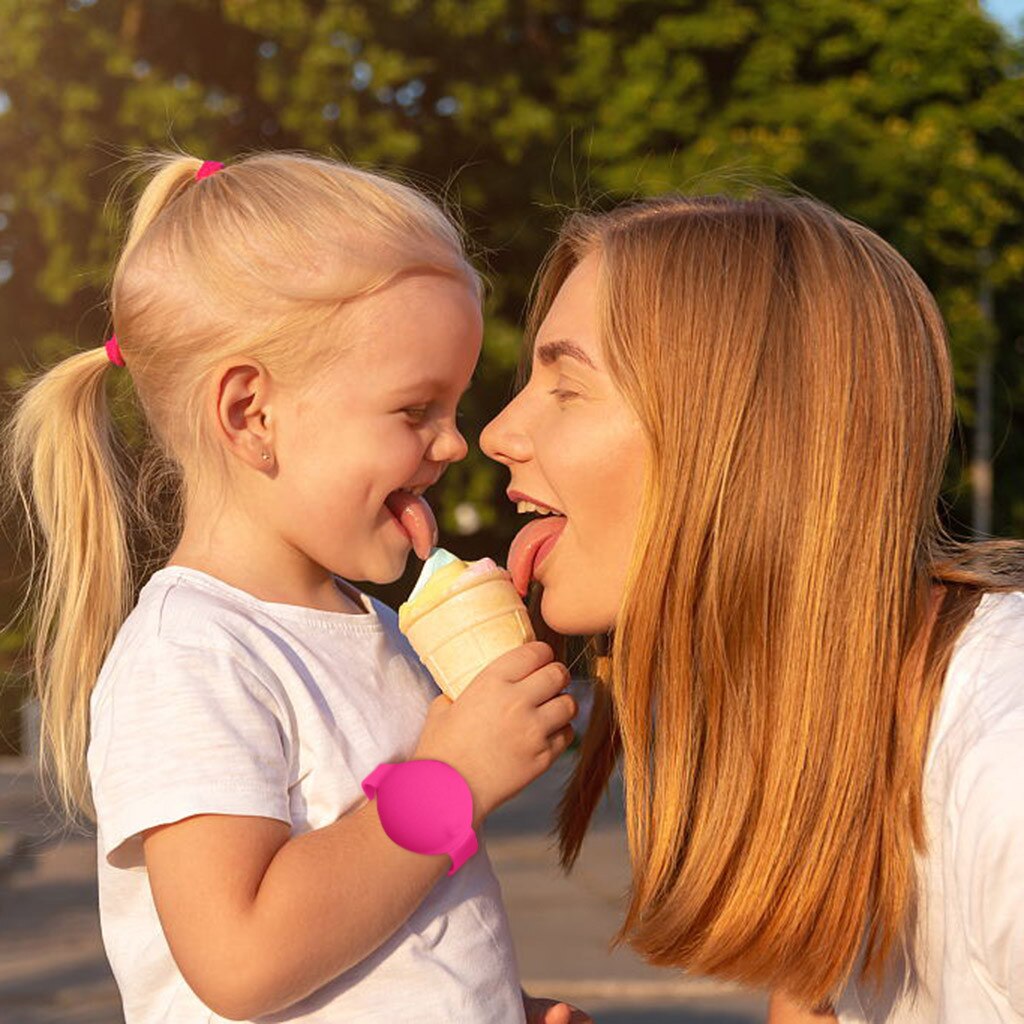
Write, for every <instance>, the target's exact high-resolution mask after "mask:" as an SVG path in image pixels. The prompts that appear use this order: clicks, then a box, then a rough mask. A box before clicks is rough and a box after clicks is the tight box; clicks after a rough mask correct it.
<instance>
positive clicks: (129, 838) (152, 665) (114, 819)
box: [89, 641, 291, 868]
mask: <svg viewBox="0 0 1024 1024" xmlns="http://www.w3.org/2000/svg"><path fill="white" fill-rule="evenodd" d="M106 683H107V685H106V686H105V687H104V688H103V690H102V692H99V693H97V694H96V695H95V700H94V702H93V708H92V723H91V730H92V740H91V745H90V750H89V761H90V775H91V779H92V787H93V800H94V802H95V805H96V813H97V819H98V821H99V822H100V823H101V828H100V836H99V838H100V843H101V849H102V852H103V854H104V855H105V856H106V857H107V859H108V861H109V862H110V864H111V865H112V866H114V867H122V868H124V867H135V866H139V865H141V864H142V863H143V859H142V844H141V837H140V833H141V832H143V831H144V830H146V829H150V828H154V827H156V826H157V825H166V824H170V823H172V822H176V821H181V820H182V819H184V818H188V817H190V816H192V815H196V814H233V815H252V816H257V817H264V818H274V819H276V820H279V821H284V822H288V823H290V815H289V809H288V784H289V764H290V761H291V751H290V749H289V747H290V741H289V739H288V729H287V716H286V715H285V714H284V712H283V711H282V708H281V707H280V705H279V703H278V702H277V700H276V699H275V697H274V695H273V694H272V692H271V690H270V689H269V687H268V686H267V685H266V684H265V683H264V682H263V681H261V679H260V678H259V677H258V676H257V675H256V674H255V672H254V671H253V670H252V669H250V668H247V667H246V666H244V665H243V664H241V663H240V662H239V661H238V660H237V659H236V658H234V657H232V655H231V654H229V653H228V652H226V651H221V650H215V649H213V650H211V649H208V648H200V647H190V646H186V645H184V644H176V643H173V642H168V641H165V642H164V643H162V644H160V646H159V648H158V649H154V648H150V649H149V650H148V651H147V652H146V657H145V659H144V660H143V659H132V664H131V671H130V673H123V672H122V673H119V674H118V675H117V676H116V677H114V678H109V679H107V680H106Z"/></svg>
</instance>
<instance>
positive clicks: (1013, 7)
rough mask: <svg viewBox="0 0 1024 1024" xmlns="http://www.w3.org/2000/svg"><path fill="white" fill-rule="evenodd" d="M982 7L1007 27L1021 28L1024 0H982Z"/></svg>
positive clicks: (1023, 16) (1023, 15)
mask: <svg viewBox="0 0 1024 1024" xmlns="http://www.w3.org/2000/svg"><path fill="white" fill-rule="evenodd" d="M982 7H984V8H985V10H986V11H988V13H989V14H991V15H992V17H993V18H996V19H997V20H998V21H1001V22H1002V23H1003V24H1004V25H1006V26H1007V28H1012V29H1017V30H1019V29H1020V23H1021V19H1022V18H1024V0H982Z"/></svg>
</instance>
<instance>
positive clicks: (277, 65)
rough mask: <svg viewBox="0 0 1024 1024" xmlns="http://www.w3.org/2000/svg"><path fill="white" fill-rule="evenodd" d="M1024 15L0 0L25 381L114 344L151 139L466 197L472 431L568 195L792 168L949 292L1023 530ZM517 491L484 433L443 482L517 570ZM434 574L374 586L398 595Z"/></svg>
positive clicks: (15, 588) (923, 1)
mask: <svg viewBox="0 0 1024 1024" xmlns="http://www.w3.org/2000/svg"><path fill="white" fill-rule="evenodd" d="M1022 17H1024V0H990V2H988V3H986V4H984V5H983V6H980V5H979V4H978V3H977V2H975V0H915V2H913V3H910V2H907V3H900V2H896V0H886V2H877V0H815V2H813V3H811V2H807V0H688V2H678V3H657V2H650V0H644V2H640V0H575V2H572V3H556V2H550V0H524V2H519V3H515V4H513V3H511V2H510V0H464V2H455V0H437V2H425V0H372V2H371V0H362V2H345V3H340V2H327V3H321V2H317V3H313V2H303V0H275V2H272V3H271V2H265V3H255V2H250V0H221V2H214V0H180V2H175V0H150V2H145V3H143V2H142V0H66V2H56V0H54V2H50V3H45V4H41V3H37V2H30V0H0V374H2V375H3V377H2V380H3V381H5V382H6V384H7V385H8V388H9V386H11V385H15V384H17V383H18V382H20V381H21V380H23V379H24V375H25V373H26V372H27V371H28V370H29V369H30V368H38V367H40V366H44V365H48V364H50V363H51V362H53V361H54V360H56V359H59V358H60V357H61V356H62V355H64V354H67V353H68V352H71V351H73V350H75V349H81V348H85V347H88V346H93V345H98V344H101V343H102V341H103V339H104V338H105V337H106V336H107V332H108V329H109V315H108V310H107V307H106V288H107V282H108V275H109V271H110V268H111V265H112V262H113V260H114V258H115V255H116V247H117V244H118V238H119V231H120V230H121V227H122V226H123V225H122V223H120V222H119V221H118V220H117V216H116V214H117V207H116V206H115V207H114V208H113V209H110V210H105V208H104V203H105V201H106V200H107V199H108V197H109V195H110V193H111V189H112V187H113V185H114V183H115V180H116V179H117V177H118V175H119V174H120V173H121V172H122V170H123V161H122V159H121V158H122V157H123V155H124V154H125V153H127V152H131V151H132V150H135V149H138V148H143V147H161V146H168V145H171V144H174V145H178V146H181V147H184V148H185V149H187V150H189V151H191V152H193V153H195V154H197V155H199V156H202V157H205V158H213V159H222V160H228V161H230V159H231V158H232V155H233V154H237V153H241V152H243V151H245V150H249V149H252V148H289V149H291V148H304V149H308V150H313V151H317V152H323V153H329V154H334V155H338V156H342V157H345V158H347V159H350V160H353V161H355V162H357V163H362V164H367V165H371V166H379V167H384V168H400V169H402V172H403V173H404V174H406V175H408V176H409V178H411V180H413V181H415V182H417V183H419V184H421V185H423V186H424V187H426V188H428V189H430V190H431V191H433V192H434V193H435V194H438V195H444V196H446V197H447V198H448V199H449V200H450V201H452V202H453V203H455V204H456V205H457V206H458V208H459V209H460V210H461V211H462V216H463V218H464V220H465V223H466V226H467V228H468V230H469V233H470V235H471V238H472V239H473V244H474V248H475V251H476V258H477V260H478V263H479V265H480V266H481V267H482V269H484V271H485V272H486V274H487V277H488V280H489V282H490V293H489V296H488V300H487V336H486V344H485V353H484V357H483V359H482V361H481V365H480V368H479V371H478V375H477V383H476V386H475V387H474V389H473V390H472V391H471V392H470V394H469V395H468V396H467V398H466V401H465V405H464V424H465V428H466V432H467V434H468V435H469V437H470V440H471V442H472V441H474V440H475V438H476V436H477V434H478V432H479V429H480V427H481V426H482V424H483V423H485V422H486V420H487V419H488V418H489V417H490V416H491V415H493V414H494V413H495V412H496V411H497V410H498V409H499V408H500V407H501V405H502V403H503V402H504V401H506V400H507V398H508V396H509V393H510V386H511V379H512V374H513V372H514V368H515V364H516V358H517V351H518V345H519V339H520V328H521V323H522V317H523V311H524V307H525V302H526V297H527V294H528V290H529V285H530V281H531V279H532V276H533V274H534V271H535V269H536V267H537V265H538V263H539V261H540V259H541V257H542V255H543V253H544V251H545V249H546V247H547V245H548V244H549V242H550V240H551V237H552V232H553V230H554V229H555V227H556V225H557V224H558V222H559V220H560V219H561V217H562V216H563V215H564V213H565V212H566V211H567V210H568V209H571V208H573V207H576V206H579V205H587V206H597V207H604V206H607V205H610V204H612V203H614V202H617V201H620V200H622V199H624V198H629V197H631V196H639V195H647V194H652V193H657V192H662V191H666V190H670V189H677V190H687V191H694V192H706V191H713V190H715V189H718V188H723V187H730V188H740V187H742V186H741V183H750V182H753V181H757V180H761V181H766V182H770V183H773V184H775V185H776V186H778V187H782V188H786V187H788V186H789V184H790V183H791V184H792V185H793V186H795V187H798V188H800V189H805V190H807V191H809V192H811V193H812V194H814V195H817V196H819V197H820V198H822V199H824V200H825V201H827V202H830V203H832V204H833V205H835V206H836V207H837V208H838V209H840V210H841V211H842V212H844V213H846V214H847V215H849V216H851V217H854V218H857V219H859V220H862V221H864V222H865V223H867V224H869V225H871V226H872V227H873V228H874V229H875V230H877V231H879V232H880V233H881V234H882V235H883V236H884V237H886V238H887V239H889V240H890V241H891V242H892V243H893V244H894V245H896V246H897V248H899V249H900V251H901V252H903V253H904V254H905V255H906V256H907V258H908V259H909V260H910V261H911V262H912V263H913V265H914V266H915V267H916V268H917V269H918V271H919V272H920V273H921V274H922V276H923V277H924V278H925V280H926V281H927V283H928V284H929V286H930V287H931V288H932V290H933V291H934V292H935V294H936V296H937V297H938V299H939V302H940V304H941V306H942V309H943V312H944V314H945V317H946V320H947V322H948V324H949V328H950V334H951V339H952V345H953V350H954V355H955V360H956V367H957V378H958V385H959V389H960V414H961V431H960V436H959V437H958V441H957V444H956V445H955V451H954V455H953V458H952V459H951V462H950V466H949V472H948V475H947V500H948V508H947V510H946V515H947V518H948V520H949V522H950V524H951V525H952V527H953V528H954V529H955V530H957V531H958V532H961V533H964V534H967V533H970V532H972V531H973V532H978V533H982V534H988V533H992V534H997V535H1020V534H1021V533H1024V432H1022V431H1021V429H1020V427H1021V424H1022V412H1021V408H1022V398H1024V375H1022V373H1021V365H1022V359H1024V298H1022V296H1024V290H1022V287H1021V283H1022V275H1024V232H1022V213H1024V88H1022V85H1024V83H1022V79H1021V69H1022V66H1024V58H1022V51H1024V43H1022V41H1021V31H1020V30H1021V21H1022ZM122 209H123V207H122ZM111 386H112V387H113V388H115V389H116V388H123V387H124V386H125V381H124V379H123V378H122V379H121V380H112V385H111ZM3 393H4V396H5V399H8V400H9V397H10V392H9V389H5V390H4V392H3ZM124 426H125V428H126V430H127V429H130V424H129V423H125V424H124ZM504 486H505V474H504V472H503V471H502V470H501V469H500V468H499V467H496V466H494V465H492V464H490V463H488V462H487V461H486V460H484V459H483V458H482V457H481V456H480V455H479V453H478V452H477V451H475V450H474V451H473V452H472V453H471V455H470V457H469V458H468V459H467V460H466V461H465V462H464V463H462V464H460V465H457V466H453V467H452V468H451V469H450V470H449V472H448V474H447V476H446V478H445V479H444V481H443V482H442V483H441V484H440V485H439V486H438V488H437V489H436V491H435V492H434V494H433V500H434V505H435V507H436V508H437V510H438V516H439V519H440V522H441V524H442V528H443V531H444V537H443V542H444V543H445V544H447V545H448V546H450V547H452V548H454V549H455V550H457V551H459V552H460V553H463V554H465V555H466V556H467V557H478V556H480V555H483V554H492V555H496V556H498V557H499V558H501V559H504V556H505V553H506V551H507V547H508V543H509V540H510V539H511V537H512V535H513V533H514V530H515V528H516V521H515V515H514V511H513V510H512V508H511V507H510V506H509V504H508V502H507V500H506V499H505V496H504ZM3 525H4V528H5V537H4V540H3V542H2V546H0V564H2V565H3V569H4V571H3V572H2V573H0V615H2V616H3V619H2V621H3V623H4V624H5V625H6V626H7V628H6V629H5V630H4V632H3V635H2V641H0V659H2V662H0V671H2V672H3V673H4V674H5V676H6V679H7V685H6V687H5V689H4V690H3V696H2V698H0V752H7V753H13V752H16V751H17V750H18V749H19V744H20V738H19V737H20V733H21V720H20V715H19V712H18V708H19V707H20V705H21V703H22V701H23V699H24V696H25V694H24V672H23V669H24V660H23V656H22V651H23V646H24V637H25V633H26V627H27V623H26V622H25V621H24V620H23V619H22V618H21V617H15V615H14V612H15V610H16V608H17V604H18V601H19V599H20V597H21V594H22V587H23V584H24V576H25V571H26V569H27V562H26V559H25V557H24V552H22V553H21V554H20V555H19V554H17V553H16V547H17V544H18V542H19V539H20V538H21V537H22V536H23V534H22V532H21V525H20V523H19V522H18V520H17V518H16V517H15V518H12V519H11V520H10V521H8V522H5V523H4V524H3ZM415 570H416V565H415V564H412V565H410V570H409V572H408V573H407V574H406V577H405V578H403V580H401V581H399V583H398V584H396V585H395V586H393V587H390V588H376V589H377V592H378V593H379V594H381V595H382V596H384V597H385V598H386V599H388V600H389V601H391V602H392V603H394V602H397V601H398V600H400V598H401V596H402V594H403V593H404V592H405V590H406V588H407V587H408V586H409V583H410V578H411V575H412V574H413V573H414V572H415ZM369 589H374V588H369Z"/></svg>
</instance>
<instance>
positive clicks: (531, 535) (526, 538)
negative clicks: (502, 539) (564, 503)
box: [508, 516, 566, 597]
mask: <svg viewBox="0 0 1024 1024" xmlns="http://www.w3.org/2000/svg"><path fill="white" fill-rule="evenodd" d="M565 524H566V518H565V516H545V517H544V518H543V519H534V520H533V522H530V523H527V524H526V525H525V526H524V527H523V528H522V529H521V530H520V531H519V532H518V533H517V534H516V536H515V540H513V541H512V546H511V547H510V548H509V549H508V571H509V572H510V573H512V582H513V583H514V584H515V585H516V590H518V591H519V596H520V597H525V596H526V591H527V590H528V589H529V586H530V581H531V580H532V579H533V576H534V573H535V572H536V571H537V567H538V566H539V565H540V563H541V562H542V561H544V559H545V558H547V556H548V552H550V551H551V549H552V548H553V547H554V546H555V544H556V543H557V541H558V538H559V537H561V536H562V531H563V530H564V529H565Z"/></svg>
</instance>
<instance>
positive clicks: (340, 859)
mask: <svg viewBox="0 0 1024 1024" xmlns="http://www.w3.org/2000/svg"><path fill="white" fill-rule="evenodd" d="M143 846H144V849H145V856H146V866H147V868H148V870H149V876H150V884H151V886H152V889H153V898H154V901H155V903H156V907H157V911H158V913H159V915H160V921H161V924H162V926H163V930H164V934H165V935H166V936H167V941H168V944H169V946H170V948H171V952H172V953H173V955H174V959H175V962H176V963H177V964H178V968H179V970H180V971H181V973H182V975H183V976H184V977H185V980H186V981H187V982H188V983H189V986H190V987H191V988H192V990H193V991H194V992H195V993H196V995H197V996H198V997H199V998H200V999H201V1000H202V1001H203V1002H204V1003H205V1004H206V1005H207V1006H208V1007H209V1008H210V1009H212V1010H213V1011H214V1012H215V1013H218V1014H220V1016H222V1017H227V1018H229V1019H234V1020H239V1019H245V1020H247V1019H250V1018H253V1017H260V1016H263V1015H264V1014H268V1013H273V1012H274V1011H276V1010H281V1009H283V1008H284V1007H286V1006H290V1005H291V1004H292V1003H294V1002H297V1001H298V1000H299V999H301V998H303V997H304V996H306V995H308V994H309V993H311V992H313V991H315V990H316V989H317V988H319V987H320V986H322V985H324V984H326V983H327V982H328V981H330V980H331V979H332V978H334V977H336V976H337V975H339V974H341V973H343V972H344V971H346V970H348V969H349V968H350V967H353V966H355V965H356V964H357V963H359V962H360V961H361V960H363V959H364V958H365V957H367V956H368V955H369V954H370V953H372V952H373V951H374V950H376V949H377V948H378V947H379V946H381V945H382V944H383V943H384V942H386V941H387V940H388V939H389V938H390V937H391V936H392V935H393V934H394V933H395V931H397V930H398V928H399V927H400V926H401V924H402V923H403V922H404V921H406V920H407V919H408V918H409V916H410V915H411V914H412V913H413V911H415V909H416V908H417V907H418V906H419V905H420V903H422V902H423V899H424V898H425V897H426V895H427V893H428V892H429V891H430V890H431V888H433V886H434V885H435V883H436V882H437V881H438V880H439V879H440V878H441V877H442V876H443V875H444V874H445V872H446V871H447V870H448V867H449V866H450V861H449V859H448V857H447V856H427V855H424V854H419V853H412V852H410V851H408V850H404V849H402V848H401V847H400V846H398V845H396V844H395V843H394V842H393V841H392V840H391V839H389V838H388V836H387V835H386V834H385V832H384V829H383V828H382V826H381V824H380V819H379V818H378V816H377V808H376V806H375V804H374V803H373V802H371V803H368V804H366V805H364V806H362V807H360V808H359V809H357V810H355V811H352V812H351V813H349V814H346V815H345V816H344V817H343V818H340V819H339V820H338V821H336V822H334V824H332V825H329V826H328V827H326V828H322V829H317V830H316V831H313V832H308V833H306V834H305V835H302V836H297V837H296V838H294V839H289V828H288V826H287V825H286V824H285V823H284V822H281V821H273V820H271V819H269V818H249V817H235V816H228V815H199V816H196V817H194V818H187V819H185V820H184V821H180V822H176V823H175V824H173V825H164V826H161V827H159V828H156V829H151V830H149V831H148V832H146V833H145V835H144V840H143Z"/></svg>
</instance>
